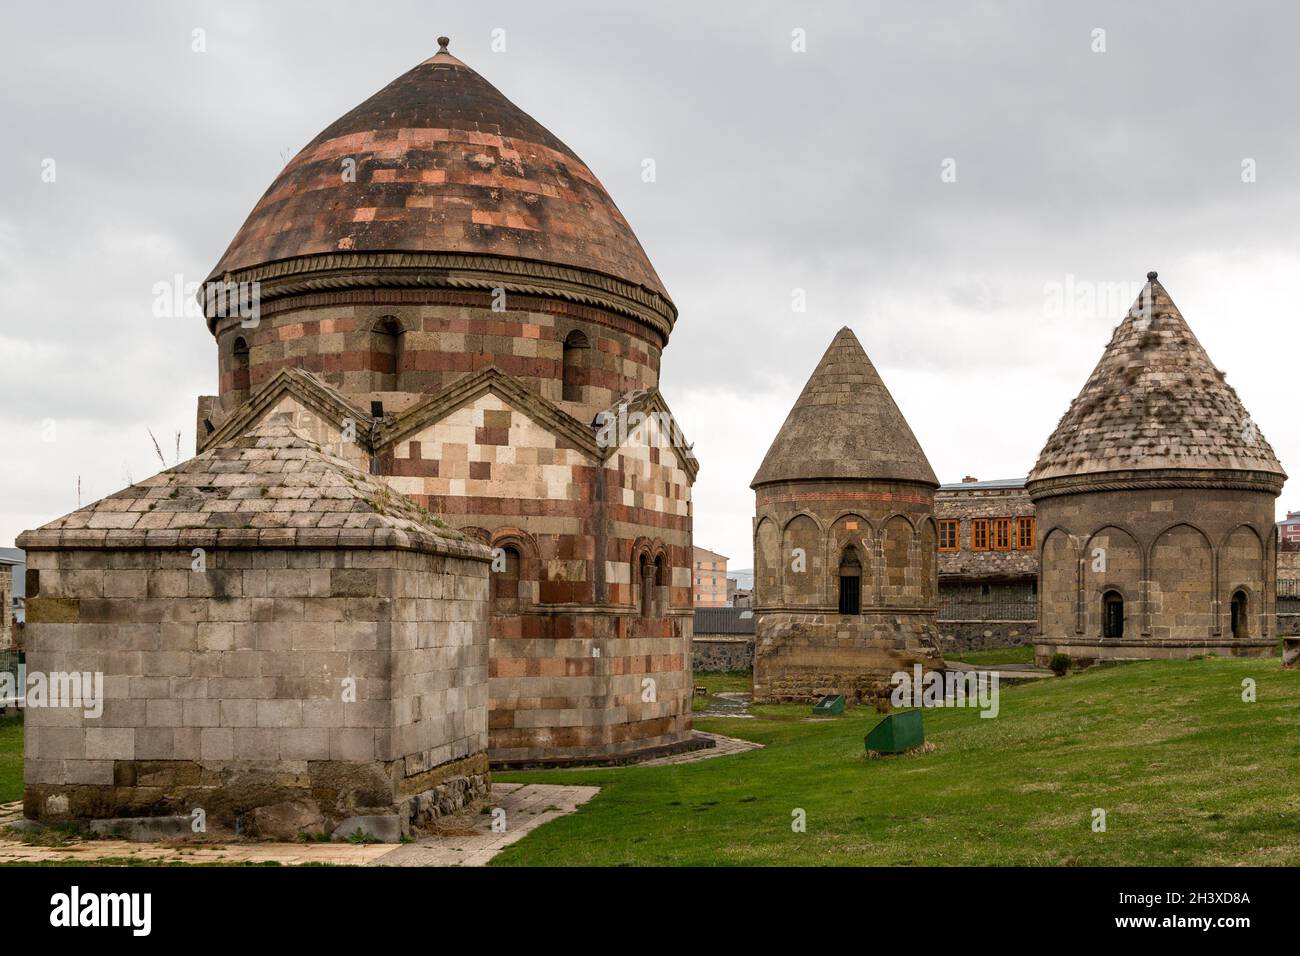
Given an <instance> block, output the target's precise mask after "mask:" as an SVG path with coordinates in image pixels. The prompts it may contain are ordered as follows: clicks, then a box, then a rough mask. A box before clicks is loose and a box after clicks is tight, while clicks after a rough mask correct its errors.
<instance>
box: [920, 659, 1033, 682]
mask: <svg viewBox="0 0 1300 956" xmlns="http://www.w3.org/2000/svg"><path fill="white" fill-rule="evenodd" d="M944 667H946V668H947V669H948V670H951V671H962V672H965V671H984V672H985V673H986V674H997V675H998V682H999V683H1001V682H1002V681H1026V680H1039V679H1041V678H1043V677H1055V676H1056V675H1055V674H1053V673H1052V672H1051V671H1049V670H1048V669H1047V668H1045V667H1036V666H1035V665H1033V664H967V663H966V662H965V661H944Z"/></svg>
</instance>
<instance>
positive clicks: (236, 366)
mask: <svg viewBox="0 0 1300 956" xmlns="http://www.w3.org/2000/svg"><path fill="white" fill-rule="evenodd" d="M230 352H231V357H232V359H233V361H232V363H231V368H232V369H233V370H234V373H235V375H234V380H233V381H232V382H231V387H232V388H234V389H235V390H236V391H241V392H246V391H248V342H246V341H245V340H244V337H243V336H242V335H241V336H239V338H237V339H235V344H234V346H233V347H232V348H231V350H230Z"/></svg>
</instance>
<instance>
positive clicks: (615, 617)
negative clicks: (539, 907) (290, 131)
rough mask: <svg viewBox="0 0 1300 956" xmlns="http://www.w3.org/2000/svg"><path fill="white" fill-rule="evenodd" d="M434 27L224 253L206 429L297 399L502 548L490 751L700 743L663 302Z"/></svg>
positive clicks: (679, 447)
mask: <svg viewBox="0 0 1300 956" xmlns="http://www.w3.org/2000/svg"><path fill="white" fill-rule="evenodd" d="M440 40H441V41H442V42H441V47H442V48H441V49H440V50H439V51H438V52H437V53H436V54H434V55H433V56H431V57H430V58H429V59H427V60H425V61H424V62H423V63H420V64H418V65H417V66H415V67H414V68H413V69H411V70H410V71H408V72H407V73H405V74H403V75H402V76H400V77H398V78H397V79H395V80H394V81H393V82H392V83H390V84H389V85H388V86H386V87H384V88H383V89H382V90H380V91H379V92H377V93H375V94H374V95H373V96H371V97H370V98H369V99H367V100H366V101H365V102H363V103H362V104H361V105H359V106H357V107H356V108H355V109H353V110H351V111H350V112H348V113H347V114H345V115H344V116H342V117H341V118H339V119H338V120H337V121H335V122H334V123H332V124H330V125H329V126H328V127H326V128H325V130H324V131H322V132H321V133H320V135H318V136H317V137H316V138H315V139H314V140H312V142H311V143H309V144H308V145H307V146H306V147H305V148H304V149H303V150H302V151H301V152H300V153H299V154H298V155H297V156H295V157H294V158H293V159H292V160H290V161H289V163H288V164H287V165H286V166H285V168H284V170H283V171H282V172H281V173H280V175H279V176H278V177H277V178H276V180H275V182H273V183H272V184H271V187H270V188H269V189H268V190H267V191H266V194H265V195H263V196H262V198H261V199H260V200H259V201H258V202H257V204H256V206H255V207H254V208H253V210H252V212H251V213H250V215H249V216H248V219H247V221H246V222H245V223H244V225H243V226H242V227H241V228H240V230H239V232H238V234H237V235H236V236H235V238H234V239H233V241H232V242H231V243H230V247H229V248H228V249H227V250H226V252H225V254H224V255H223V256H222V257H221V260H220V262H219V263H218V264H217V266H216V267H215V269H214V270H213V273H212V276H211V279H212V280H213V282H214V283H216V288H217V289H218V290H221V289H225V288H227V287H226V286H224V285H222V283H229V289H230V291H231V293H232V294H231V295H230V296H229V297H227V299H226V300H225V301H226V304H227V308H225V309H222V308H221V306H222V304H223V303H222V298H221V297H220V296H215V297H214V296H212V295H211V294H209V289H210V288H211V287H207V288H205V311H206V313H207V316H208V324H209V327H210V329H211V331H212V334H213V335H214V336H215V339H216V343H217V351H218V368H219V372H220V393H219V394H218V395H214V396H206V397H203V398H201V399H200V400H199V414H198V417H199V435H200V448H204V447H208V445H210V444H212V443H220V442H223V441H226V440H227V439H229V438H230V437H232V436H236V437H237V436H238V435H240V434H242V433H243V431H244V430H246V429H247V428H248V427H249V425H250V424H252V423H255V422H256V421H257V420H258V419H259V418H260V417H262V416H265V415H268V414H273V413H278V412H283V413H287V414H290V415H291V416H292V417H293V421H294V423H295V425H296V426H297V427H300V428H302V429H303V430H304V431H305V433H307V434H310V435H311V436H312V437H313V438H314V439H315V440H317V441H318V442H319V443H320V444H321V445H322V446H323V447H327V448H330V449H332V450H334V451H335V452H336V453H337V454H339V455H340V456H342V457H344V458H346V459H348V460H349V461H352V462H353V463H355V464H357V465H358V466H360V467H362V468H363V469H365V470H368V471H371V472H372V473H374V474H378V475H381V476H382V477H383V478H384V479H385V481H386V482H387V484H388V485H389V486H390V487H391V488H392V489H393V490H394V491H396V492H399V493H401V494H404V495H407V496H408V497H410V498H411V499H412V500H413V501H415V502H417V503H418V504H420V505H422V506H423V507H425V508H427V509H428V510H429V511H431V512H433V513H435V514H438V515H441V516H442V517H443V518H444V519H445V520H446V521H447V522H448V523H449V524H450V525H452V526H453V527H455V528H457V529H459V530H461V531H463V532H465V533H466V534H467V535H469V536H471V537H473V538H476V539H478V540H480V541H482V542H483V543H485V544H488V545H490V546H491V547H492V548H493V549H495V550H497V551H498V557H499V558H500V560H499V561H497V562H496V563H495V564H494V569H495V572H494V575H493V582H494V586H493V591H492V594H493V600H492V610H493V614H492V628H491V629H492V642H491V651H492V654H491V664H490V671H491V676H490V682H491V688H492V689H491V703H490V707H491V719H490V722H489V723H490V738H491V754H492V759H493V761H494V762H496V763H501V764H507V763H509V764H527V763H539V762H541V763H560V762H565V761H591V760H610V759H613V760H623V759H627V758H631V757H634V756H636V755H639V754H647V753H660V752H663V751H665V750H669V749H675V748H681V747H688V746H693V745H695V744H696V743H698V741H696V740H695V738H694V737H693V735H692V733H691V725H690V722H691V717H690V714H691V677H690V666H691V664H690V656H691V650H690V646H691V623H692V617H691V505H690V501H691V484H692V482H693V481H694V479H695V474H696V470H697V467H698V465H697V463H696V461H695V458H694V456H693V455H692V454H691V452H690V449H689V446H688V445H687V443H686V442H685V441H684V440H683V439H682V436H681V434H680V431H679V430H678V429H677V428H676V426H675V425H674V424H673V421H672V416H671V413H670V412H669V410H668V408H667V405H666V404H665V403H664V399H663V397H662V395H660V394H659V391H658V384H659V362H660V356H661V354H662V352H663V349H664V347H665V346H666V345H667V342H668V336H669V334H670V332H671V331H672V328H673V324H674V322H675V320H676V316H677V311H676V308H675V307H674V306H673V304H672V301H671V300H670V299H669V297H668V294H667V292H666V291H665V289H664V287H663V284H662V283H661V282H660V280H659V277H658V276H657V275H656V273H655V270H654V268H653V267H652V266H651V264H650V261H649V259H648V258H647V257H646V254H645V252H644V251H643V250H642V248H641V245H640V243H639V242H638V241H637V239H636V236H635V235H634V234H633V233H632V230H631V228H630V227H629V226H628V223H627V221H626V220H625V219H624V218H623V215H622V214H621V213H620V212H619V210H618V208H617V206H616V205H615V204H614V201H613V200H612V199H611V198H610V196H609V194H608V193H607V192H606V191H605V189H604V188H603V187H602V186H601V184H600V182H599V181H598V180H597V178H596V176H595V175H594V174H593V173H592V171H591V170H590V169H588V168H587V166H586V164H585V163H583V161H582V160H581V159H580V158H579V157H578V156H577V155H575V154H574V152H573V151H572V150H571V149H569V148H568V147H567V146H565V145H564V143H562V142H561V141H560V140H559V139H558V138H557V137H555V136H554V135H553V134H551V133H550V132H549V131H547V130H546V129H545V128H543V127H542V125H541V124H539V123H538V122H537V121H536V120H534V119H533V118H532V117H530V116H529V115H527V114H526V113H525V112H524V111H523V110H521V109H519V107H517V106H515V105H514V104H513V103H511V102H510V101H509V100H508V99H507V98H506V97H505V96H504V95H502V94H501V92H499V91H498V90H497V89H496V88H494V87H493V86H492V85H491V84H490V83H488V82H487V80H485V79H484V78H483V77H482V76H480V75H479V74H478V73H477V72H475V71H474V70H473V69H471V68H470V67H469V66H467V65H466V64H465V63H463V62H462V61H461V60H459V59H457V58H456V57H455V56H453V55H452V54H451V53H450V52H449V50H448V48H447V43H446V38H440ZM254 289H255V290H256V295H255V296H254V295H251V294H247V293H248V290H254ZM232 298H237V299H238V301H239V303H240V305H241V306H246V305H247V304H248V302H249V300H255V301H256V305H257V311H258V315H257V317H256V320H255V321H250V320H249V319H248V318H247V317H246V314H245V312H246V311H251V310H248V309H246V308H240V309H238V310H235V309H231V308H230V307H229V302H230V299H232ZM223 313H226V314H223ZM602 416H603V417H602ZM601 422H613V423H614V427H602V425H601Z"/></svg>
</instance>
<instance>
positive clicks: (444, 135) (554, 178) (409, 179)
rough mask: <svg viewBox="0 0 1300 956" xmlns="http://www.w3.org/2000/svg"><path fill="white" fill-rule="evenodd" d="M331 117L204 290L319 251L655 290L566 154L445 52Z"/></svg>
mask: <svg viewBox="0 0 1300 956" xmlns="http://www.w3.org/2000/svg"><path fill="white" fill-rule="evenodd" d="M439 41H440V42H442V43H443V46H442V48H441V49H440V50H439V51H438V53H436V54H435V55H434V56H432V57H430V58H429V59H427V60H425V61H424V62H423V63H421V64H419V65H418V66H416V67H415V68H414V69H412V70H410V71H409V72H407V73H405V74H404V75H402V76H400V77H398V78H397V79H395V80H394V81H393V82H391V83H389V84H388V85H387V86H386V87H384V88H383V89H382V90H380V91H379V92H378V93H376V94H375V95H374V96H372V97H370V98H369V99H368V100H366V101H365V102H364V103H362V104H361V105H360V106H357V107H356V108H355V109H353V110H351V111H350V112H348V113H346V114H345V115H344V116H342V117H340V118H339V119H338V120H336V121H335V122H334V123H332V124H331V125H330V126H328V127H327V128H326V129H325V130H324V131H323V132H321V133H320V135H318V136H317V137H316V138H315V139H314V140H312V141H311V142H310V143H309V144H307V146H306V147H304V148H303V150H302V151H301V152H299V153H298V155H296V156H295V157H294V158H293V159H292V160H290V161H289V163H288V165H287V166H285V168H284V169H283V170H282V171H281V173H280V175H279V176H277V177H276V179H275V181H274V182H273V183H272V184H271V187H270V188H269V189H268V190H267V191H266V193H265V195H263V196H262V198H261V199H260V200H259V201H258V203H257V205H256V206H255V207H254V208H253V211H252V213H250V214H249V216H248V219H247V221H246V222H245V223H244V225H243V226H242V227H241V228H240V230H239V232H238V233H237V234H236V236H235V238H234V240H233V241H232V242H231V243H230V247H229V248H228V249H227V250H226V252H225V254H224V255H223V256H222V257H221V261H220V262H219V263H218V264H217V265H216V267H215V268H214V269H213V271H212V275H211V276H210V277H209V278H210V279H219V278H221V277H223V276H225V275H226V274H228V273H229V274H232V275H233V274H237V273H238V272H239V271H240V270H244V269H250V268H253V267H255V266H260V265H264V264H267V263H271V262H275V261H278V260H283V259H290V258H295V257H300V256H309V255H321V254H329V253H370V252H389V253H392V252H399V253H400V252H420V253H464V254H479V255H492V256H502V257H509V258H519V259H529V260H534V261H538V262H543V263H553V264H558V265H562V266H569V267H573V268H578V269H584V270H589V271H592V272H597V273H601V274H603V275H607V276H612V277H613V278H615V279H620V280H622V281H624V282H628V283H632V284H633V285H637V286H642V287H644V288H645V289H647V290H649V291H650V292H651V293H653V294H654V295H657V296H659V297H661V298H662V299H663V300H664V301H665V303H667V305H666V307H667V308H669V309H671V308H672V306H671V302H670V301H669V300H668V294H667V292H665V291H664V288H663V283H662V282H660V280H659V276H658V275H657V274H656V273H655V270H654V267H653V266H651V264H650V260H649V259H648V258H646V254H645V252H644V251H643V250H642V248H641V244H640V243H639V242H638V241H637V238H636V236H635V235H633V233H632V229H631V227H630V226H629V225H628V223H627V220H626V219H624V218H623V214H622V213H620V212H619V210H618V207H617V206H615V205H614V201H613V200H612V199H611V198H610V197H609V194H608V193H607V192H606V191H605V188H604V187H603V186H601V184H600V181H599V180H597V179H596V176H595V175H594V174H593V173H592V171H591V170H590V169H588V168H587V165H586V163H584V162H583V161H582V160H581V159H579V158H578V156H577V155H576V154H575V153H574V152H573V151H572V150H571V149H569V147H567V146H565V145H564V143H562V142H561V141H560V140H559V139H557V138H556V137H555V136H554V135H552V134H551V133H550V132H549V131H548V130H547V129H545V128H544V127H543V126H542V125H541V124H540V123H538V122H537V121H536V120H534V119H533V118H532V117H531V116H529V115H528V114H527V113H525V112H524V111H523V110H521V109H520V108H519V107H517V106H515V104H513V103H512V102H510V101H509V100H508V99H506V98H505V96H503V95H502V94H501V93H500V92H499V91H498V90H497V89H496V88H495V87H494V86H492V84H491V83H489V82H487V80H485V79H483V77H481V76H479V74H478V73H476V72H474V70H472V69H470V68H469V67H468V66H466V65H465V64H464V63H462V62H461V61H460V60H458V59H457V58H456V57H454V56H452V55H451V54H450V53H449V52H448V51H447V49H446V38H445V37H440V38H439Z"/></svg>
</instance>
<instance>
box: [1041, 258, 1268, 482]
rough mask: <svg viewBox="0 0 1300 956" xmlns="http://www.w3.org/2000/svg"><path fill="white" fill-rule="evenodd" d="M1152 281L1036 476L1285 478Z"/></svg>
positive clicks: (1232, 394)
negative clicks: (1163, 472) (1172, 473)
mask: <svg viewBox="0 0 1300 956" xmlns="http://www.w3.org/2000/svg"><path fill="white" fill-rule="evenodd" d="M1147 279H1148V282H1147V285H1146V286H1145V288H1144V289H1143V290H1142V294H1141V295H1140V296H1138V299H1137V301H1136V302H1134V303H1133V307H1132V308H1131V309H1129V312H1128V315H1127V316H1126V317H1125V319H1124V321H1123V322H1122V323H1120V325H1119V327H1118V328H1117V329H1116V330H1115V334H1114V335H1113V336H1112V337H1111V340H1110V344H1109V345H1107V346H1106V351H1105V352H1104V353H1102V356H1101V361H1100V362H1098V363H1097V367H1096V368H1095V369H1093V371H1092V375H1090V376H1089V377H1088V381H1087V383H1086V384H1085V385H1084V386H1083V390H1082V391H1081V392H1079V395H1078V397H1077V398H1075V400H1074V401H1073V402H1072V403H1071V404H1070V407H1069V409H1068V410H1067V411H1066V413H1065V415H1064V416H1063V417H1062V418H1061V422H1060V424H1059V425H1057V426H1056V431H1054V432H1053V433H1052V437H1051V438H1049V439H1048V440H1047V444H1046V445H1045V446H1044V447H1043V451H1042V453H1041V454H1040V455H1039V457H1038V464H1036V465H1035V466H1034V469H1033V471H1032V472H1030V474H1029V480H1030V481H1042V480H1045V479H1049V478H1062V477H1068V476H1074V475H1087V474H1094V473H1102V472H1115V471H1138V470H1149V469H1170V468H1187V469H1198V470H1200V469H1216V470H1222V469H1230V470H1234V471H1253V472H1266V473H1270V474H1274V475H1278V476H1281V477H1282V478H1285V477H1286V473H1285V472H1284V471H1283V470H1282V466H1281V464H1279V462H1278V460H1277V456H1276V455H1274V454H1273V449H1272V448H1271V447H1270V446H1269V444H1268V442H1267V441H1265V439H1264V436H1263V434H1261V433H1260V430H1259V428H1258V427H1257V426H1256V425H1255V423H1254V422H1253V421H1252V420H1251V418H1250V415H1249V414H1248V413H1247V412H1246V409H1245V407H1244V406H1243V405H1242V404H1241V399H1239V398H1238V397H1237V393H1236V391H1235V390H1234V389H1233V388H1232V386H1230V385H1229V384H1228V383H1227V381H1226V380H1225V378H1224V375H1223V373H1222V372H1220V371H1219V370H1218V369H1217V368H1215V367H1214V363H1213V362H1211V361H1210V357H1209V356H1208V355H1207V354H1206V352H1205V349H1204V348H1202V347H1201V343H1200V342H1198V341H1197V339H1196V336H1195V335H1193V334H1192V330H1191V329H1190V328H1189V327H1188V325H1187V322H1186V321H1185V320H1184V319H1183V317H1182V314H1181V313H1179V311H1178V307H1177V306H1175V305H1174V302H1173V300H1172V299H1171V298H1170V297H1169V293H1168V292H1166V291H1165V288H1164V286H1162V285H1161V284H1160V282H1159V281H1158V280H1157V277H1156V274H1155V273H1154V272H1152V273H1148V275H1147Z"/></svg>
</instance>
